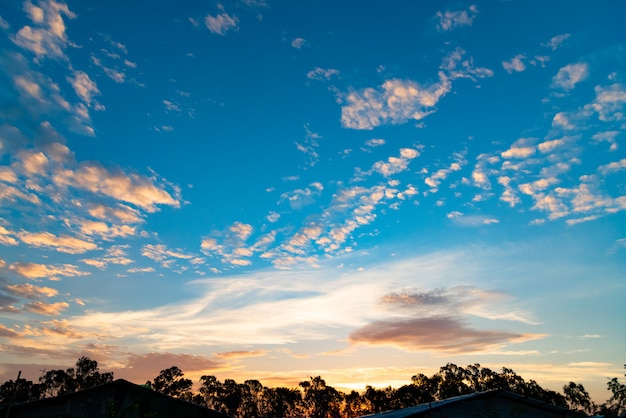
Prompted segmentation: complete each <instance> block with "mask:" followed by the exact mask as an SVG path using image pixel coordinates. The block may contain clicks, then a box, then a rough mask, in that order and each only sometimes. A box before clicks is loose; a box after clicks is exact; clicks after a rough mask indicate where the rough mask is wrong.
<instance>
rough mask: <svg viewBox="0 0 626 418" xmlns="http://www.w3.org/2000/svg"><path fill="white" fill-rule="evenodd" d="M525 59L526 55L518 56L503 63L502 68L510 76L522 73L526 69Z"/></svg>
mask: <svg viewBox="0 0 626 418" xmlns="http://www.w3.org/2000/svg"><path fill="white" fill-rule="evenodd" d="M525 59H526V56H525V55H524V54H518V55H516V56H514V57H513V58H511V59H510V60H509V61H502V67H503V68H504V69H505V70H506V72H507V73H509V74H511V73H513V72H517V73H521V72H522V71H524V70H525V69H526V64H524V60H525Z"/></svg>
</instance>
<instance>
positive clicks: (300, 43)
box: [291, 38, 306, 49]
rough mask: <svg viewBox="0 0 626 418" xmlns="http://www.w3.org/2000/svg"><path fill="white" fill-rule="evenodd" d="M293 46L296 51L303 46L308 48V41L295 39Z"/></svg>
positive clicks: (292, 42)
mask: <svg viewBox="0 0 626 418" xmlns="http://www.w3.org/2000/svg"><path fill="white" fill-rule="evenodd" d="M291 46H292V47H294V48H296V49H301V48H302V47H303V46H306V39H304V38H295V39H294V40H293V41H291Z"/></svg>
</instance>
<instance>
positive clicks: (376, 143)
mask: <svg viewBox="0 0 626 418" xmlns="http://www.w3.org/2000/svg"><path fill="white" fill-rule="evenodd" d="M365 145H366V146H368V147H372V148H374V147H380V146H383V145H385V140H384V139H381V138H372V139H368V140H367V141H365Z"/></svg>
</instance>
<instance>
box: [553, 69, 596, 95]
mask: <svg viewBox="0 0 626 418" xmlns="http://www.w3.org/2000/svg"><path fill="white" fill-rule="evenodd" d="M588 76H589V65H587V64H586V63H584V62H580V63H576V64H569V65H566V66H565V67H562V68H561V69H560V70H559V72H558V73H557V74H556V75H555V76H554V78H553V79H552V85H553V86H554V87H558V88H561V89H563V90H567V91H569V90H572V89H573V88H574V86H575V85H576V84H578V83H580V82H581V81H584V80H586V79H587V77H588Z"/></svg>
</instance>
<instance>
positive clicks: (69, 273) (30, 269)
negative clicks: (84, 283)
mask: <svg viewBox="0 0 626 418" xmlns="http://www.w3.org/2000/svg"><path fill="white" fill-rule="evenodd" d="M9 269H10V270H11V271H13V272H15V273H16V274H19V275H20V276H23V277H26V278H27V279H41V278H49V279H55V278H56V277H57V276H66V277H76V276H87V275H89V274H90V273H89V272H85V271H80V270H78V267H76V266H74V265H72V264H56V265H46V264H36V263H19V262H18V263H13V264H11V265H10V266H9Z"/></svg>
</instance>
